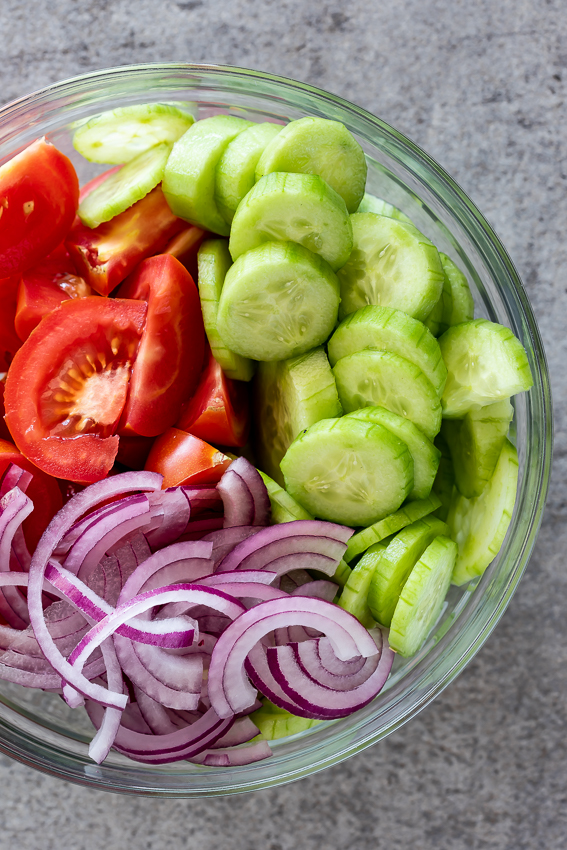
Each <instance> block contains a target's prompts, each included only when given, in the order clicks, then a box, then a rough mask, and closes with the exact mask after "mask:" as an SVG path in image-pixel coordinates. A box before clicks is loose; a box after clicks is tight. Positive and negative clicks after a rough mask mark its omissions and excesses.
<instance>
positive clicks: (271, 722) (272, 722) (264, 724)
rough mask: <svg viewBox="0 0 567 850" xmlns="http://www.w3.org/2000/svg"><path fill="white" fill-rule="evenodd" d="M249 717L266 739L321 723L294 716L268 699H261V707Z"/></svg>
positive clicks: (291, 733)
mask: <svg viewBox="0 0 567 850" xmlns="http://www.w3.org/2000/svg"><path fill="white" fill-rule="evenodd" d="M250 719H251V720H252V722H253V723H255V724H256V726H257V727H258V729H259V730H260V732H261V733H262V735H263V736H264V738H265V739H266V740H267V741H274V740H276V739H277V738H287V737H289V735H297V734H298V733H299V732H305V731H306V730H307V729H311V728H312V727H313V726H316V725H317V724H318V723H321V721H320V720H311V718H309V717H296V715H295V714H291V712H289V711H286V710H285V708H278V706H276V705H274V704H273V703H271V702H270V701H269V700H268V699H263V700H262V708H259V709H257V710H256V711H254V712H252V714H251V715H250Z"/></svg>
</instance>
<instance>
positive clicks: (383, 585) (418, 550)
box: [368, 517, 449, 626]
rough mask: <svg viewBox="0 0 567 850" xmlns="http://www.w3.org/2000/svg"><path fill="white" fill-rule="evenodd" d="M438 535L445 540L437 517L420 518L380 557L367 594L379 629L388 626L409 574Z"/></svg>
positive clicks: (403, 530) (391, 543)
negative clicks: (379, 625) (379, 626)
mask: <svg viewBox="0 0 567 850" xmlns="http://www.w3.org/2000/svg"><path fill="white" fill-rule="evenodd" d="M439 535H446V536H449V527H448V526H447V525H446V524H445V523H444V522H442V521H441V520H440V519H437V517H424V518H423V519H420V520H419V521H418V522H414V523H413V524H412V525H408V526H407V528H404V529H402V531H400V532H399V534H397V535H396V536H395V537H394V539H393V540H392V541H390V543H389V544H388V546H387V548H386V549H385V550H384V552H383V553H382V556H381V558H380V561H379V562H378V564H377V566H376V569H375V571H374V575H373V576H372V581H371V583H370V589H369V591H368V607H369V608H370V612H371V614H372V616H373V617H374V619H375V620H376V621H377V622H378V623H380V624H381V625H382V626H389V625H390V623H391V622H392V617H393V615H394V611H395V609H396V605H397V604H398V599H399V598H400V594H401V592H402V589H403V587H404V585H405V583H406V580H407V578H408V576H409V574H410V573H411V571H412V570H413V568H414V566H415V564H416V563H417V561H418V560H419V558H421V556H422V555H423V553H424V552H425V550H426V549H427V547H428V546H429V544H430V543H432V541H433V540H434V539H435V538H436V537H438V536H439Z"/></svg>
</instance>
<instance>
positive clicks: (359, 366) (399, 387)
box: [333, 349, 441, 440]
mask: <svg viewBox="0 0 567 850" xmlns="http://www.w3.org/2000/svg"><path fill="white" fill-rule="evenodd" d="M333 374H334V376H335V380H336V382H337V390H338V392H339V398H340V400H341V403H342V405H343V407H344V409H345V411H346V412H347V413H351V412H352V411H353V410H357V409H358V408H360V407H375V406H376V405H379V406H380V407H386V408H387V409H388V410H391V411H392V412H393V413H398V414H399V415H400V416H405V418H406V419H409V420H410V422H413V423H414V425H417V427H418V428H421V430H422V431H423V433H424V434H425V436H426V437H427V438H428V439H429V440H433V438H434V436H435V434H437V432H438V431H439V428H440V427H441V404H440V402H439V397H438V395H437V393H436V392H435V388H434V387H433V384H432V383H431V381H429V380H428V379H427V378H426V377H425V375H424V374H423V372H422V371H421V369H419V368H418V367H417V366H416V365H415V363H410V361H409V360H406V359H405V358H404V357H400V356H399V355H398V354H394V353H393V352H391V351H373V350H371V349H366V350H365V351H358V352H357V353H356V354H349V355H348V357H341V359H340V360H338V361H337V362H336V363H335V366H334V367H333Z"/></svg>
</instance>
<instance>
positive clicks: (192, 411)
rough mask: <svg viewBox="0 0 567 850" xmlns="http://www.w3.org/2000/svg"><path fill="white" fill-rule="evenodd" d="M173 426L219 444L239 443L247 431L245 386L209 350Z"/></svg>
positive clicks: (234, 444)
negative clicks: (198, 377)
mask: <svg viewBox="0 0 567 850" xmlns="http://www.w3.org/2000/svg"><path fill="white" fill-rule="evenodd" d="M176 428H180V429H181V430H182V431H189V433H190V434H194V435H195V436H196V437H200V438H201V439H202V440H208V441H210V442H211V443H215V444H217V445H221V446H243V445H244V444H245V443H246V440H247V439H248V433H249V431H250V406H249V400H248V387H247V385H246V384H245V383H244V382H243V381H233V380H231V379H230V378H227V377H226V375H225V374H224V372H223V371H222V369H221V367H220V366H219V364H218V363H217V361H216V360H215V358H214V357H213V355H212V354H210V353H209V359H208V363H207V366H206V368H205V371H204V372H203V374H202V375H201V380H200V382H199V386H198V387H197V390H196V392H195V394H194V396H193V398H192V399H191V400H190V401H188V402H187V404H185V405H184V406H183V410H182V411H181V416H180V417H179V419H178V420H177V422H176Z"/></svg>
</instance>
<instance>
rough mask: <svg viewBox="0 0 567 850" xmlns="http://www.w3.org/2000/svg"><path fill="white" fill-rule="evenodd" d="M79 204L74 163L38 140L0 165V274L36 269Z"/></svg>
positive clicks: (5, 275) (67, 227)
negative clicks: (33, 267) (34, 267)
mask: <svg viewBox="0 0 567 850" xmlns="http://www.w3.org/2000/svg"><path fill="white" fill-rule="evenodd" d="M78 205H79V181H78V179H77V175H76V173H75V169H74V168H73V164H72V162H71V160H70V159H68V158H67V157H66V156H65V155H64V154H62V153H61V151H58V150H57V148H56V147H54V145H52V144H50V143H49V142H47V141H46V140H45V139H38V140H37V141H35V142H33V144H31V145H30V146H29V147H27V148H26V149H25V150H23V151H21V153H19V154H17V155H16V156H15V157H13V158H12V159H11V160H9V161H8V162H6V163H5V164H4V165H3V166H1V167H0V216H1V218H0V221H1V227H0V278H5V277H9V276H11V275H13V274H17V273H19V272H21V271H25V269H29V268H31V267H32V266H33V265H35V264H36V263H37V262H39V260H41V259H42V258H43V257H45V256H46V254H49V252H50V251H53V249H54V248H55V247H56V246H57V245H58V244H59V243H60V242H61V241H62V240H63V238H64V237H65V235H66V234H67V231H68V230H69V228H70V227H71V225H72V223H73V219H74V218H75V213H76V212H77V207H78Z"/></svg>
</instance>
